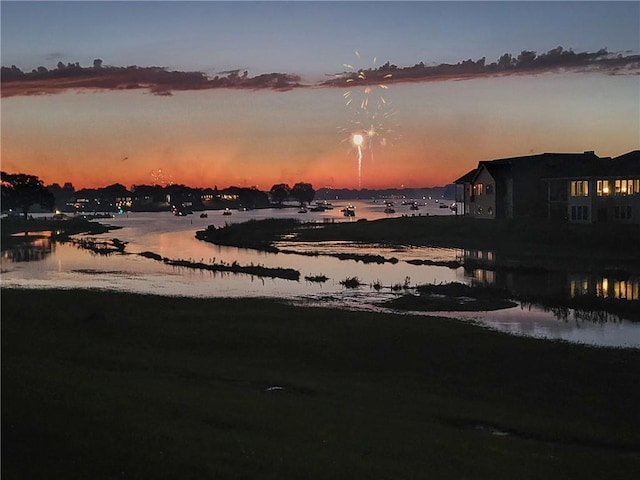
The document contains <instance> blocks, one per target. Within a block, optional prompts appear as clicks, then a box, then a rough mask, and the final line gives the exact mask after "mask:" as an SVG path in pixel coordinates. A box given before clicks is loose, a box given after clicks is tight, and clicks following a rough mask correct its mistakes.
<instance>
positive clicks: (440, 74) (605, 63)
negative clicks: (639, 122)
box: [1, 47, 640, 97]
mask: <svg viewBox="0 0 640 480" xmlns="http://www.w3.org/2000/svg"><path fill="white" fill-rule="evenodd" d="M558 70H565V71H581V70H596V71H600V72H604V73H611V74H616V73H635V74H637V73H640V55H636V54H629V53H628V52H625V53H618V54H613V53H610V52H608V51H607V50H606V49H601V50H599V51H597V52H592V53H589V52H583V53H575V52H574V51H573V50H565V49H564V48H563V47H556V48H554V49H552V50H549V51H548V52H546V53H543V54H540V55H538V54H537V53H536V52H534V51H530V50H523V51H522V52H520V54H518V55H512V54H510V53H505V54H504V55H502V56H501V57H500V58H499V59H497V60H496V61H494V62H492V63H488V62H487V61H486V58H485V57H483V58H480V59H478V60H471V59H469V60H464V61H461V62H458V63H456V64H446V63H442V64H440V65H425V64H424V63H423V62H420V63H418V64H416V65H414V66H412V67H398V66H396V65H392V64H391V63H390V62H387V63H386V64H384V65H382V66H381V67H379V68H376V69H369V70H364V71H361V72H345V73H341V74H338V75H335V76H332V79H330V80H327V81H325V82H322V83H321V84H320V86H327V87H334V86H335V87H345V86H349V84H350V82H351V81H353V80H356V79H357V80H358V81H359V82H362V81H363V80H364V81H366V82H367V83H372V84H373V83H381V82H384V83H396V82H425V81H443V80H452V79H453V80H457V79H467V78H477V77H488V76H497V75H512V74H519V75H529V74H536V73H542V72H549V71H558ZM1 73H2V77H1V79H2V96H3V97H10V96H17V95H39V94H51V93H60V92H63V91H66V90H70V89H100V90H131V89H141V90H147V91H149V92H151V93H153V94H154V95H172V92H175V91H185V90H208V89H217V88H233V89H251V90H260V89H269V90H276V91H286V90H291V89H294V88H301V87H305V86H310V85H303V84H302V83H301V79H300V77H299V76H298V75H293V74H287V73H267V74H262V75H257V76H255V77H251V76H249V72H248V71H247V70H242V69H238V70H229V71H225V72H220V74H219V75H216V76H215V77H213V78H211V77H209V76H207V75H205V74H204V73H202V72H182V71H169V70H167V69H166V68H164V67H139V66H136V65H132V66H128V67H112V66H104V65H103V62H102V60H100V59H96V60H94V62H93V66H92V67H81V66H80V65H79V64H78V63H67V64H66V65H65V64H64V63H63V62H58V64H57V66H56V68H53V69H48V68H46V67H44V66H40V67H38V68H36V69H34V70H32V71H31V72H23V71H22V70H20V69H19V68H18V67H16V66H15V65H12V66H11V67H2V72H1ZM359 74H360V78H358V75H359Z"/></svg>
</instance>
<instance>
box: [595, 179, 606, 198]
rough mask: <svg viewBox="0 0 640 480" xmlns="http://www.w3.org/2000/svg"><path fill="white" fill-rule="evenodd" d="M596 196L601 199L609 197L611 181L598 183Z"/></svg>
mask: <svg viewBox="0 0 640 480" xmlns="http://www.w3.org/2000/svg"><path fill="white" fill-rule="evenodd" d="M596 194H597V195H598V196H599V197H602V196H605V195H609V180H598V181H596Z"/></svg>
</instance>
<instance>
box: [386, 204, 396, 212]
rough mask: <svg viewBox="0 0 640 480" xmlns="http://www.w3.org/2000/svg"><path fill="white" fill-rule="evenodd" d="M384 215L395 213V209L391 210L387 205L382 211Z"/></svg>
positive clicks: (391, 206)
mask: <svg viewBox="0 0 640 480" xmlns="http://www.w3.org/2000/svg"><path fill="white" fill-rule="evenodd" d="M384 213H396V209H395V208H393V205H387V206H386V208H385V209H384Z"/></svg>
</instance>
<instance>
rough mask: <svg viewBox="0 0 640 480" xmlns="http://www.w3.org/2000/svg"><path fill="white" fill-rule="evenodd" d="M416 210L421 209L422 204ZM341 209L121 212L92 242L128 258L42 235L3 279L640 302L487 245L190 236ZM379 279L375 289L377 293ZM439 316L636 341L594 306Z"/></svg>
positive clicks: (25, 283)
mask: <svg viewBox="0 0 640 480" xmlns="http://www.w3.org/2000/svg"><path fill="white" fill-rule="evenodd" d="M356 205H357V212H358V216H359V218H362V217H365V218H369V219H374V218H380V217H384V216H386V214H385V213H384V205H376V204H368V203H364V202H362V203H359V204H356ZM436 208H437V207H436ZM421 209H423V210H424V211H425V213H426V211H427V207H426V206H425V207H421ZM340 215H341V214H340V213H339V205H336V206H335V208H334V210H329V211H325V212H309V213H306V214H298V213H297V210H289V211H283V210H256V211H247V212H239V211H238V212H236V211H234V213H233V215H231V216H227V217H226V218H225V217H223V216H222V215H221V213H220V212H210V213H209V218H199V216H187V217H175V216H174V215H172V214H171V213H169V212H165V213H130V214H128V215H120V216H117V217H116V218H113V219H110V220H109V223H111V224H113V225H116V226H120V227H122V229H120V230H117V231H112V232H110V233H107V234H104V235H101V236H98V238H100V239H102V240H110V239H112V238H114V237H117V238H118V239H120V240H121V241H123V242H128V244H127V247H126V253H131V254H130V255H122V254H115V255H109V256H103V255H96V254H94V253H91V252H89V251H86V250H80V249H78V248H76V247H74V246H72V245H70V244H61V243H58V244H56V243H54V242H52V241H51V239H50V238H38V239H36V240H35V241H34V242H32V243H31V244H29V245H16V246H15V248H11V249H5V250H3V253H2V270H3V276H2V285H3V287H5V286H9V287H12V286H15V287H22V288H52V287H53V288H98V289H105V290H113V291H129V292H136V293H153V294H159V295H166V296H196V297H211V296H216V297H257V296H262V297H275V298H283V299H298V300H300V299H314V298H315V299H316V300H317V301H318V302H320V304H322V305H336V306H340V307H341V308H360V309H368V310H379V309H380V307H378V306H377V304H378V303H379V301H380V298H382V297H385V296H387V297H389V296H394V295H398V294H401V293H403V292H394V291H393V289H392V287H393V286H394V285H404V284H405V283H410V285H411V286H415V285H421V284H426V283H435V284H437V283H450V282H462V283H479V284H488V285H495V286H498V287H505V288H507V289H509V290H510V291H512V292H514V293H516V294H518V293H526V294H530V295H535V296H540V297H558V296H560V297H558V298H580V297H581V296H584V295H585V293H588V294H591V293H594V294H595V295H597V296H598V297H601V298H604V299H606V300H607V301H613V300H615V299H621V301H627V300H628V301H632V302H636V301H638V298H639V297H638V295H639V287H640V282H639V278H638V277H637V276H628V277H622V276H616V275H604V274H601V275H596V274H582V273H566V272H547V271H542V270H540V271H533V270H531V271H506V270H504V269H496V268H495V261H496V257H495V254H494V253H493V252H490V251H482V252H474V251H461V250H458V249H446V248H433V247H420V248H414V247H402V246H400V247H399V246H392V247H390V246H385V245H379V244H371V245H362V244H354V243H351V242H330V243H326V244H325V243H316V244H313V245H304V244H302V245H301V244H295V243H292V242H286V243H284V242H283V244H282V245H280V246H281V247H282V246H286V247H287V248H288V249H291V250H298V251H299V252H300V253H302V252H305V251H307V252H308V251H309V250H311V249H313V250H318V251H320V252H322V253H324V254H340V253H349V252H354V253H358V254H362V255H366V254H373V255H381V256H384V257H388V258H391V257H395V258H396V259H397V260H398V262H397V263H389V262H386V263H383V264H377V263H370V264H367V263H363V262H362V261H360V262H359V261H356V260H339V259H338V258H335V257H331V256H302V255H298V254H282V253H280V254H274V253H264V252H257V251H254V250H246V249H239V248H235V247H222V246H217V245H213V244H210V243H206V242H202V241H199V240H197V239H196V238H195V231H196V230H200V229H204V228H206V227H207V226H208V225H210V224H214V225H216V226H221V225H224V223H225V222H236V221H246V220H249V219H252V218H270V217H274V216H276V217H277V216H294V217H300V216H304V218H305V219H307V220H312V219H314V221H320V222H322V221H334V220H335V221H338V217H339V216H340ZM314 216H315V217H314ZM325 219H326V220H325ZM340 221H342V219H341V218H340ZM3 248H5V247H4V245H3ZM145 251H150V252H154V253H157V254H158V255H161V256H162V257H167V258H170V259H176V260H180V259H182V260H187V261H192V262H203V263H213V262H215V263H221V262H225V263H228V264H231V263H233V262H238V263H239V264H240V265H250V264H253V265H264V266H265V267H271V268H277V267H281V268H293V269H296V270H298V271H299V272H300V280H299V281H292V280H284V279H278V278H261V277H257V276H251V275H246V274H234V273H225V272H211V271H204V270H194V269H191V268H184V267H180V266H175V265H173V266H172V265H167V264H164V263H163V262H158V261H155V260H152V259H149V258H144V257H141V256H139V255H137V253H141V252H145ZM465 259H467V260H475V261H477V262H478V264H476V265H475V266H474V268H469V269H467V270H465V269H464V268H462V267H460V266H459V265H460V263H461V261H464V260H465ZM418 260H420V261H424V260H430V261H434V262H442V265H437V264H436V265H434V264H424V263H421V262H420V261H418ZM492 262H493V264H492ZM445 263H447V265H445ZM7 267H11V268H10V269H9V268H7ZM321 275H324V276H326V277H328V279H327V280H326V281H325V282H310V281H305V280H304V278H305V277H316V276H321ZM352 277H357V278H358V279H359V280H360V281H361V283H363V286H362V287H360V288H358V289H346V288H344V286H342V285H341V284H340V282H341V281H343V280H345V279H347V278H352ZM407 278H408V279H409V280H407ZM375 285H379V286H380V287H381V288H380V289H376V288H375V287H374V286H375ZM592 310H593V311H592ZM431 314H433V313H431ZM441 315H444V316H449V317H456V318H462V319H465V320H471V321H476V322H481V323H483V324H486V325H490V326H492V328H499V329H502V330H505V331H509V332H511V333H520V334H525V335H534V336H546V337H550V338H564V339H568V340H571V341H582V342H586V343H594V344H596V345H629V344H631V345H632V346H633V345H636V346H640V324H638V323H635V324H634V323H632V322H628V321H626V320H620V319H619V318H617V317H614V316H611V315H609V314H606V313H602V312H600V311H599V309H589V308H586V309H576V310H571V309H568V308H546V309H545V308H543V307H538V306H534V305H526V304H523V305H522V306H520V307H516V308H514V309H507V310H504V311H496V312H475V313H469V312H467V313H462V312H442V313H441ZM558 319H559V320H558ZM616 342H617V343H616Z"/></svg>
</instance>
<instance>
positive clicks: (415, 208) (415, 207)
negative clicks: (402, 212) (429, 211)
mask: <svg viewBox="0 0 640 480" xmlns="http://www.w3.org/2000/svg"><path fill="white" fill-rule="evenodd" d="M419 208H420V207H418V204H417V203H416V202H413V203H412V204H411V206H410V207H409V209H410V210H418V209H419Z"/></svg>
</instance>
